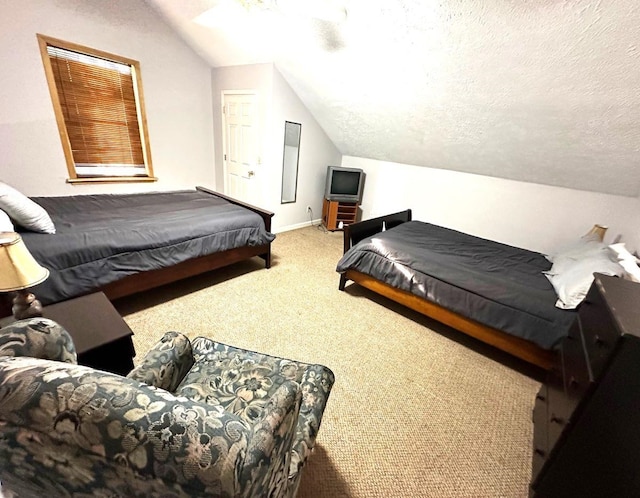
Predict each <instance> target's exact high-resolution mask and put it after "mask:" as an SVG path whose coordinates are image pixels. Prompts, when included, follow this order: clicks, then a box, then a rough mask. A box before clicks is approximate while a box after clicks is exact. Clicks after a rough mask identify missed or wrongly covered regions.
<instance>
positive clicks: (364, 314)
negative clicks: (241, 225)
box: [116, 227, 540, 497]
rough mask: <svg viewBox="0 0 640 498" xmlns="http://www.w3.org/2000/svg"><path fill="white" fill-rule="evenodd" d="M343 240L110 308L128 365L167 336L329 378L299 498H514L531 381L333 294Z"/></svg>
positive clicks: (526, 464) (306, 241)
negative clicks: (125, 335)
mask: <svg viewBox="0 0 640 498" xmlns="http://www.w3.org/2000/svg"><path fill="white" fill-rule="evenodd" d="M341 248H342V234H341V233H340V232H334V233H328V232H325V231H323V230H320V229H319V228H318V227H307V228H303V229H300V230H294V231H291V232H286V233H282V234H279V235H278V236H277V238H276V240H275V242H274V243H273V253H274V263H273V266H272V268H271V269H270V270H265V269H264V268H263V265H262V261H261V260H259V259H257V258H256V259H255V260H252V261H250V262H247V263H241V264H238V265H235V266H233V267H232V268H228V269H224V270H222V271H218V272H212V273H211V274H208V275H205V276H200V277H196V278H193V279H190V280H187V281H183V282H181V283H179V284H174V285H171V286H167V287H166V288H163V289H159V290H155V291H151V292H148V293H146V294H144V295H143V296H139V297H135V298H131V299H128V300H121V301H119V302H117V303H116V305H117V307H118V309H119V310H120V312H121V313H123V315H124V316H125V319H126V321H127V323H128V324H129V325H130V326H131V328H132V329H133V331H134V332H135V337H134V343H135V346H136V351H137V354H138V355H139V356H141V355H143V354H144V353H145V351H147V350H148V349H149V347H150V346H151V345H152V344H153V343H154V342H155V341H156V340H157V339H158V338H159V337H160V336H161V335H162V334H163V333H164V332H165V331H167V330H177V331H181V332H184V333H186V334H187V335H188V336H190V337H196V336H198V335H205V336H208V337H211V338H213V339H215V340H217V341H221V342H225V343H228V344H233V345H235V346H239V347H243V348H248V349H253V350H257V351H261V352H264V353H268V354H272V355H277V356H283V357H288V358H293V359H298V360H301V361H305V362H315V363H322V364H324V365H326V366H328V367H330V368H331V369H332V370H333V372H334V373H335V375H336V384H335V386H334V389H333V391H332V393H331V397H330V399H329V403H328V405H327V409H326V411H325V416H324V419H323V421H322V426H321V428H320V433H319V436H318V440H317V445H316V450H315V453H314V454H313V455H312V457H311V459H310V460H309V463H308V466H307V467H306V468H305V470H304V474H303V479H302V484H301V488H300V491H299V495H298V496H300V497H341V496H350V497H421V496H425V497H426V496H429V497H449V496H461V497H498V496H502V497H525V496H527V489H528V488H527V487H528V481H529V478H530V472H531V470H530V469H531V462H530V455H531V437H532V424H531V410H532V407H533V401H534V397H535V394H536V391H537V389H538V387H539V385H540V376H539V372H537V371H535V370H532V369H530V368H528V367H527V366H525V365H522V364H520V363H519V362H516V361H513V360H512V359H510V358H509V357H507V356H506V355H503V354H501V353H498V352H495V351H493V350H492V349H491V348H489V347H486V346H484V345H482V344H479V343H477V342H475V341H474V340H472V339H469V338H467V337H466V336H463V335H462V334H459V333H457V332H455V331H452V330H450V329H448V328H446V327H444V326H442V325H440V324H437V323H435V322H433V321H430V320H429V319H427V318H424V317H420V316H419V315H417V314H415V313H413V312H410V311H404V310H403V309H401V308H400V307H399V306H397V305H395V304H393V303H390V302H389V301H387V300H385V299H383V298H376V297H375V296H373V295H372V294H371V293H369V292H368V291H366V290H364V289H361V288H357V286H351V287H348V288H347V290H346V291H345V292H340V291H339V290H338V274H337V273H336V272H335V264H336V262H337V260H338V259H339V257H340V255H341V250H342V249H341Z"/></svg>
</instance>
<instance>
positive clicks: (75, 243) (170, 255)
mask: <svg viewBox="0 0 640 498" xmlns="http://www.w3.org/2000/svg"><path fill="white" fill-rule="evenodd" d="M32 199H33V200H34V201H35V202H37V203H38V204H40V205H41V206H42V207H44V208H45V209H46V210H47V212H48V213H49V215H50V216H51V219H52V220H53V222H54V224H55V226H56V233H55V234H53V235H50V234H41V233H34V232H27V231H23V232H20V234H21V236H22V238H23V240H24V242H25V244H26V245H27V247H28V248H29V250H30V251H31V253H32V254H33V256H34V257H35V258H36V260H37V261H38V262H39V263H40V264H41V265H42V266H44V267H46V268H48V269H49V271H50V276H49V278H48V279H47V280H46V281H45V282H43V283H42V284H40V285H38V286H37V287H35V288H34V293H35V294H36V295H37V296H38V298H39V299H40V300H41V301H42V303H43V304H47V303H53V302H57V301H61V300H64V299H68V298H70V297H74V296H78V295H82V294H86V293H88V292H91V291H94V290H100V289H102V288H104V287H105V286H108V285H110V284H112V283H114V282H116V281H119V280H121V279H125V278H131V277H137V276H143V275H145V274H147V273H149V272H154V271H156V272H158V271H160V270H162V269H169V268H171V267H179V268H180V269H181V272H180V273H181V274H182V276H189V275H192V274H194V272H193V271H190V269H189V268H188V264H189V262H191V261H199V262H200V267H199V269H198V272H200V271H206V270H207V269H209V268H211V269H212V268H215V267H219V266H224V265H226V264H230V263H233V262H235V261H238V260H240V259H243V258H247V257H252V256H256V255H259V256H261V257H263V258H264V259H265V261H266V265H267V267H269V265H270V243H271V241H272V240H273V239H274V238H275V236H274V235H273V234H271V233H270V232H269V230H270V229H271V226H270V219H271V216H272V213H269V212H266V211H262V210H259V209H257V208H253V207H251V206H247V205H243V204H242V203H240V202H238V201H235V200H233V199H230V198H228V197H225V196H222V195H220V194H216V193H214V192H212V191H209V190H207V189H203V188H197V189H194V190H180V191H171V192H150V193H141V194H114V195H111V194H100V195H77V196H66V197H33V198H32ZM234 251H235V252H234ZM219 254H222V255H224V262H223V264H216V263H213V264H210V265H207V264H204V260H203V259H202V258H203V257H209V256H214V255H219ZM206 261H207V262H208V261H209V260H206ZM180 265H182V266H180ZM180 276H181V275H180V274H178V275H174V276H172V277H171V278H170V279H169V281H171V280H175V279H177V278H180ZM156 277H157V274H156ZM165 280H166V279H163V278H160V279H158V280H157V282H158V284H161V283H165V282H164V281H165ZM148 287H150V286H149V285H147V286H146V288H148ZM120 293H121V294H122V292H120ZM124 294H126V292H124ZM116 297H118V296H116Z"/></svg>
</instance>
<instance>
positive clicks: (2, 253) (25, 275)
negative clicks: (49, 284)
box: [0, 232, 49, 292]
mask: <svg viewBox="0 0 640 498" xmlns="http://www.w3.org/2000/svg"><path fill="white" fill-rule="evenodd" d="M48 276H49V270H47V269H46V268H43V267H42V266H40V265H39V264H38V262H37V261H36V260H35V259H33V256H32V255H31V253H30V252H29V250H28V249H27V246H25V245H24V242H23V241H22V237H20V235H18V234H17V233H15V232H2V233H0V292H10V291H17V290H21V289H27V288H29V287H33V286H34V285H38V284H39V283H41V282H44V281H45V280H46V279H47V277H48Z"/></svg>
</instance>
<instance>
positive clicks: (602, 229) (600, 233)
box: [585, 224, 609, 242]
mask: <svg viewBox="0 0 640 498" xmlns="http://www.w3.org/2000/svg"><path fill="white" fill-rule="evenodd" d="M608 228H609V227H606V226H604V225H598V224H595V225H593V228H592V229H591V230H589V231H588V232H587V233H585V236H587V235H595V236H596V237H598V238H599V239H600V242H602V241H603V240H604V234H605V233H606V232H607V229H608Z"/></svg>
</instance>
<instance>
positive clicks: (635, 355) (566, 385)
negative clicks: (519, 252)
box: [530, 275, 640, 498]
mask: <svg viewBox="0 0 640 498" xmlns="http://www.w3.org/2000/svg"><path fill="white" fill-rule="evenodd" d="M533 423H534V428H533V431H534V435H533V468H532V478H531V489H530V495H531V496H535V497H545V498H547V497H549V498H550V497H571V498H574V497H640V284H638V283H634V282H630V281H628V280H623V279H621V278H617V277H609V276H605V275H596V278H595V281H594V283H593V285H592V286H591V289H590V290H589V293H588V295H587V297H586V299H585V301H584V302H583V303H582V304H581V306H580V309H579V311H578V319H577V320H576V322H575V323H574V325H573V327H572V328H571V330H570V332H569V335H568V337H567V338H566V339H565V340H564V341H563V343H562V347H561V351H560V355H559V356H558V361H557V363H556V365H555V367H554V369H553V370H552V371H551V373H550V375H549V379H548V381H547V382H546V383H545V384H543V385H542V387H541V388H540V391H539V393H538V395H537V397H536V400H535V406H534V410H533Z"/></svg>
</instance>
